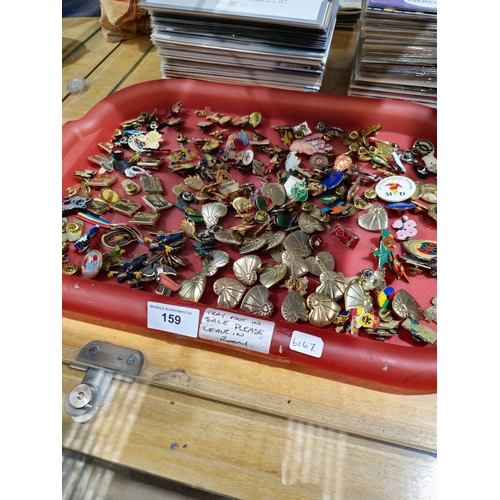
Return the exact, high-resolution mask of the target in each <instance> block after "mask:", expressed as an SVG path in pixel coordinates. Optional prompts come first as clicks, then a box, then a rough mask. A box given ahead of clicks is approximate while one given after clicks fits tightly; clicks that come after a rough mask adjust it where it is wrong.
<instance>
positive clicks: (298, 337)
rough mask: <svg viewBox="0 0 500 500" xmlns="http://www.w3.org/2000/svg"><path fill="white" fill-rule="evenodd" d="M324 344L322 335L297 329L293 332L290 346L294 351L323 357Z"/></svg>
mask: <svg viewBox="0 0 500 500" xmlns="http://www.w3.org/2000/svg"><path fill="white" fill-rule="evenodd" d="M324 345H325V344H324V342H323V339H321V338H320V337H315V336H314V335H309V334H308V333H303V332H298V331H296V330H295V331H294V332H293V333H292V338H291V339H290V346H289V347H290V349H291V350H292V351H297V352H301V353H302V354H307V355H308V356H314V357H315V358H321V355H322V354H323V346H324Z"/></svg>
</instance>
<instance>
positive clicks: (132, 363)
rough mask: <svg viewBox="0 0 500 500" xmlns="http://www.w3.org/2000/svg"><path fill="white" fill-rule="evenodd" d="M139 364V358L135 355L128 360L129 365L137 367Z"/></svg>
mask: <svg viewBox="0 0 500 500" xmlns="http://www.w3.org/2000/svg"><path fill="white" fill-rule="evenodd" d="M136 363H137V356H134V355H133V354H132V355H131V356H129V357H128V358H127V365H135V364H136Z"/></svg>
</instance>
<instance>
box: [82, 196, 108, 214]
mask: <svg viewBox="0 0 500 500" xmlns="http://www.w3.org/2000/svg"><path fill="white" fill-rule="evenodd" d="M109 208H110V207H109V204H108V203H106V202H105V201H103V200H101V199H99V198H94V199H93V200H92V201H90V203H89V204H88V205H87V210H88V211H89V212H91V213H93V214H95V215H102V214H103V213H105V212H107V211H108V210H109Z"/></svg>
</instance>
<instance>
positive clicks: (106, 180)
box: [87, 175, 118, 187]
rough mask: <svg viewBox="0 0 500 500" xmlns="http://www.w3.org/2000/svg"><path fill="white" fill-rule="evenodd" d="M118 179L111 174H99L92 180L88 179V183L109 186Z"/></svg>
mask: <svg viewBox="0 0 500 500" xmlns="http://www.w3.org/2000/svg"><path fill="white" fill-rule="evenodd" d="M117 180H118V178H117V177H111V176H109V175H97V176H95V177H93V178H92V179H91V180H89V181H87V185H88V186H92V187H109V186H111V185H112V184H114V183H115V182H116V181H117Z"/></svg>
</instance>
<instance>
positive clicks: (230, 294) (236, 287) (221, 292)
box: [214, 278, 247, 309]
mask: <svg viewBox="0 0 500 500" xmlns="http://www.w3.org/2000/svg"><path fill="white" fill-rule="evenodd" d="M246 291H247V289H246V287H245V285H243V284H242V283H240V282H239V281H237V280H233V279H232V278H220V279H218V280H217V281H216V282H215V283H214V292H215V293H216V294H217V296H218V299H217V305H218V306H219V307H225V308H226V309H234V308H235V307H236V306H237V305H238V304H239V303H240V301H241V299H242V298H243V295H245V292H246Z"/></svg>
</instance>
